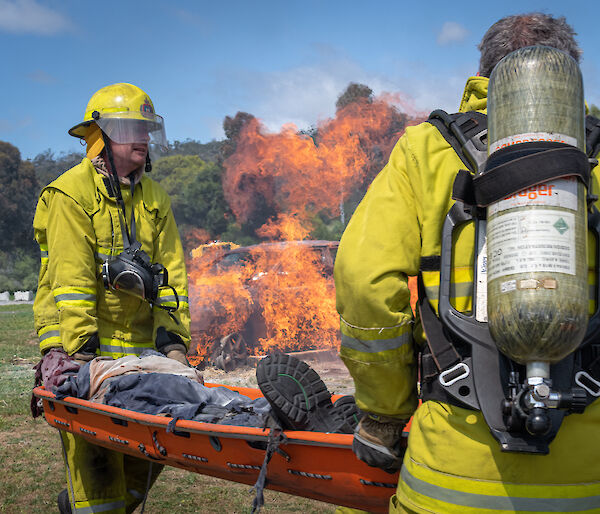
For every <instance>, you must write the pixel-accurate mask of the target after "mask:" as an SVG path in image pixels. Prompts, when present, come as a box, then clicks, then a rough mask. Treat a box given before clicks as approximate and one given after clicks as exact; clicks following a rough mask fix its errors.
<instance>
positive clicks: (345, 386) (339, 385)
mask: <svg viewBox="0 0 600 514" xmlns="http://www.w3.org/2000/svg"><path fill="white" fill-rule="evenodd" d="M290 355H294V356H295V357H297V358H298V359H300V360H303V361H304V362H306V364H308V365H309V366H310V367H311V368H313V369H314V370H315V371H316V372H317V373H318V374H319V376H320V377H321V379H322V380H323V382H325V384H326V385H327V388H328V389H329V391H330V392H331V394H353V393H354V382H353V381H352V378H351V377H350V374H349V373H348V370H347V369H346V366H345V365H344V363H343V362H342V361H341V359H340V358H339V357H338V355H337V353H333V352H328V351H307V352H295V353H291V354H290ZM259 360H260V357H251V358H250V360H249V362H250V365H246V366H240V367H238V368H236V369H234V370H232V371H228V372H225V371H223V370H222V369H217V368H214V367H212V366H209V367H207V368H206V369H204V370H203V371H202V374H203V376H204V381H205V382H214V383H219V384H225V385H232V386H240V387H241V386H243V387H257V384H256V362H258V361H259Z"/></svg>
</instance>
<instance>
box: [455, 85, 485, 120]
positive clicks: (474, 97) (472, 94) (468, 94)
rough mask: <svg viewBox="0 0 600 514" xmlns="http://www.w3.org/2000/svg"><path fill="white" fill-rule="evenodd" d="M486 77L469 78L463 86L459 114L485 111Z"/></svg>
mask: <svg viewBox="0 0 600 514" xmlns="http://www.w3.org/2000/svg"><path fill="white" fill-rule="evenodd" d="M488 82H489V79H488V78H487V77H470V78H469V79H468V80H467V84H466V85H465V91H464V93H463V96H462V100H461V101H460V107H459V109H458V110H459V111H460V112H467V111H482V112H486V110H487V89H488Z"/></svg>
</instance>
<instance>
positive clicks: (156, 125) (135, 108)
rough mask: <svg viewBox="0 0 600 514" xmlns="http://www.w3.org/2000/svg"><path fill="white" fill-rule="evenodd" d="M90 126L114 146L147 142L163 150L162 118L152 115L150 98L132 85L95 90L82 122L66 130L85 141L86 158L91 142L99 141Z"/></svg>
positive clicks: (165, 138)
mask: <svg viewBox="0 0 600 514" xmlns="http://www.w3.org/2000/svg"><path fill="white" fill-rule="evenodd" d="M94 123H95V124H96V125H97V126H98V127H99V128H100V129H101V130H102V131H103V132H104V133H105V134H106V135H107V136H108V137H109V138H110V140H111V141H114V142H115V143H119V144H127V143H149V144H154V145H157V146H159V147H161V148H162V149H166V148H167V136H166V134H165V124H164V120H163V118H162V117H161V116H159V115H158V114H156V113H155V112H154V104H153V103H152V100H150V97H149V96H148V95H147V94H146V93H145V92H144V91H142V90H141V89H140V88H139V87H137V86H134V85H133V84H126V83H119V84H112V85H110V86H106V87H103V88H102V89H100V90H98V91H96V93H94V95H93V96H92V98H90V101H89V102H88V105H87V107H86V109H85V114H84V116H83V121H82V122H81V123H78V124H77V125H75V126H74V127H73V128H72V129H71V130H69V134H70V135H72V136H74V137H78V138H81V139H85V140H86V141H87V143H88V156H89V153H90V152H89V150H90V148H89V147H90V144H93V141H91V139H93V140H97V139H100V141H101V138H100V134H99V133H98V130H97V129H96V127H95V126H94ZM101 146H103V145H101ZM100 149H101V148H100ZM94 153H96V152H94ZM98 153H99V152H98Z"/></svg>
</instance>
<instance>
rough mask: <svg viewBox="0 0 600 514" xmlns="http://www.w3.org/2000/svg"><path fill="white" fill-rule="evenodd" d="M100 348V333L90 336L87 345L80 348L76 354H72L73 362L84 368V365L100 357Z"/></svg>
mask: <svg viewBox="0 0 600 514" xmlns="http://www.w3.org/2000/svg"><path fill="white" fill-rule="evenodd" d="M99 348H100V338H99V337H98V333H97V332H96V333H95V334H94V335H92V336H90V338H89V339H88V340H87V341H86V343H85V344H84V345H83V346H82V347H81V348H79V350H77V351H76V352H75V353H73V354H71V357H72V358H73V360H74V361H75V362H76V363H77V364H79V365H80V366H83V365H84V364H86V363H88V362H90V361H91V360H94V359H95V358H96V357H97V356H98V355H97V354H96V352H97V351H98V349H99Z"/></svg>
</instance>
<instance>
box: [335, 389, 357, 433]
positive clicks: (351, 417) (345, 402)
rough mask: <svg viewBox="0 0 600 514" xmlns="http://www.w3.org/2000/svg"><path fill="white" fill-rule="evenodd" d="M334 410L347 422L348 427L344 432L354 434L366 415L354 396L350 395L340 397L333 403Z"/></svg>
mask: <svg viewBox="0 0 600 514" xmlns="http://www.w3.org/2000/svg"><path fill="white" fill-rule="evenodd" d="M333 408H334V409H335V410H336V411H337V412H338V414H339V415H340V417H342V418H343V419H344V420H345V421H346V427H345V429H344V431H343V432H344V433H347V434H352V433H353V432H354V429H355V428H356V426H357V425H358V422H359V421H360V418H362V417H363V415H364V413H363V411H361V410H360V409H359V408H358V407H357V406H356V402H355V401H354V396H352V395H350V394H347V395H344V396H340V397H339V398H338V399H337V400H336V401H335V402H333Z"/></svg>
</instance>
